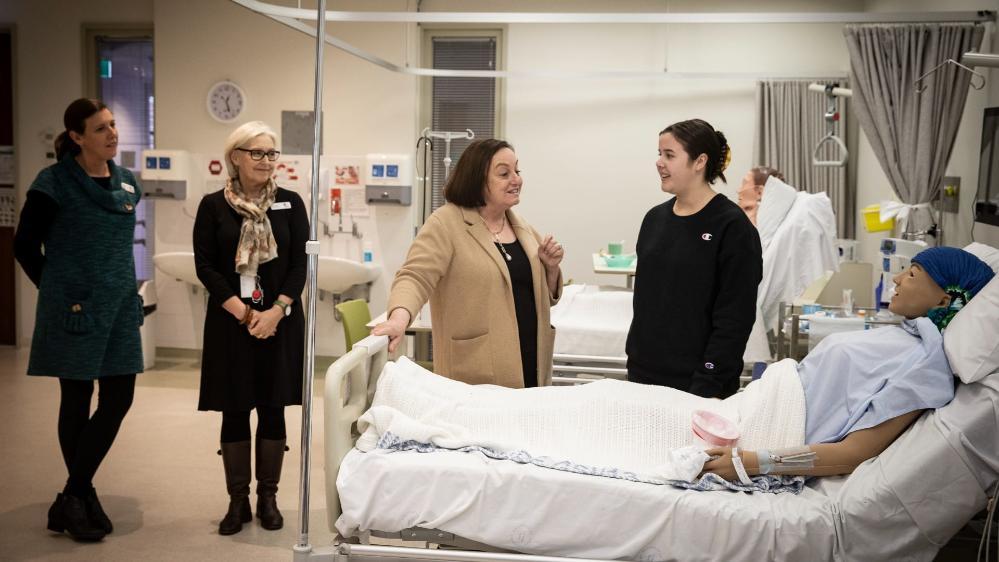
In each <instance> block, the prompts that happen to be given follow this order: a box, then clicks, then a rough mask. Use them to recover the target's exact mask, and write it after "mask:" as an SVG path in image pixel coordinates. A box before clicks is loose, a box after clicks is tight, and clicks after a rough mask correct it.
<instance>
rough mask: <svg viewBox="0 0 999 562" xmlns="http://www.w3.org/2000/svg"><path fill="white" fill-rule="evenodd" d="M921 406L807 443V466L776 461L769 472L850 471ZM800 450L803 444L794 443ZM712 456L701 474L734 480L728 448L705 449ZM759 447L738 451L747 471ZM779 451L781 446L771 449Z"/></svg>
mask: <svg viewBox="0 0 999 562" xmlns="http://www.w3.org/2000/svg"><path fill="white" fill-rule="evenodd" d="M923 411H924V410H916V411H914V412H909V413H907V414H902V415H901V416H898V417H895V418H892V419H890V420H887V421H884V422H882V423H880V424H878V425H876V426H874V427H870V428H867V429H861V430H859V431H854V432H853V433H851V434H849V435H847V436H846V437H845V438H844V439H843V440H842V441H840V442H838V443H819V444H816V445H808V446H807V449H808V450H811V451H812V452H813V453H814V458H813V459H812V462H811V465H812V466H810V467H801V466H795V467H782V466H781V465H780V464H777V465H776V466H775V467H774V469H773V470H771V471H770V472H769V474H788V475H801V476H833V475H836V474H850V473H851V472H853V470H854V469H855V468H857V467H858V466H859V465H860V464H861V463H863V462H864V461H866V460H867V459H870V458H873V457H876V456H877V455H880V454H881V453H882V452H883V451H884V450H885V449H887V448H888V445H891V444H892V443H893V442H894V441H895V439H897V438H898V436H899V435H901V434H902V432H903V431H905V429H906V428H907V427H909V425H911V424H912V422H914V421H916V419H917V418H919V416H920V415H922V413H923ZM795 449H797V450H801V451H804V450H805V449H806V448H804V447H797V448H795ZM705 452H706V453H707V454H709V455H711V456H712V457H717V458H714V459H712V460H710V461H708V462H707V463H705V464H704V470H703V471H702V472H701V475H704V474H705V473H708V472H713V473H715V474H717V475H718V476H721V477H722V478H725V479H726V480H737V479H738V476H737V474H736V471H735V467H734V466H733V464H732V449H731V448H730V447H717V448H714V449H708V450H706V451H705ZM759 452H760V451H742V450H740V451H739V457H740V458H741V459H742V462H743V464H744V465H745V467H746V472H747V473H749V474H750V475H757V474H760V462H759V458H758V457H759V455H758V453H759ZM770 452H771V453H774V454H777V455H780V453H781V450H771V451H770Z"/></svg>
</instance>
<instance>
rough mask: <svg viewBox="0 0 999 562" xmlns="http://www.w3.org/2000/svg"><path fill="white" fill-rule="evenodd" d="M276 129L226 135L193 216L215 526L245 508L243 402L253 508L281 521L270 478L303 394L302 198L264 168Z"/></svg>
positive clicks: (246, 517)
mask: <svg viewBox="0 0 999 562" xmlns="http://www.w3.org/2000/svg"><path fill="white" fill-rule="evenodd" d="M276 139H277V135H276V134H275V133H274V131H273V130H272V129H271V128H270V127H268V126H267V125H266V124H264V123H262V122H260V121H253V122H250V123H246V124H244V125H242V126H240V127H239V128H237V129H236V130H235V131H233V132H232V134H231V135H229V139H228V140H227V141H226V144H225V163H226V167H227V168H228V171H229V180H228V181H227V182H226V185H225V188H223V189H221V190H219V191H217V192H215V193H212V194H209V195H207V196H205V198H204V199H202V200H201V205H200V206H199V207H198V215H197V218H196V220H195V223H194V258H195V265H196V267H197V271H198V278H199V279H201V282H202V283H203V284H204V285H205V287H206V288H207V289H208V295H209V297H208V310H207V312H206V314H205V334H204V345H203V352H202V360H201V396H200V399H199V402H198V409H199V410H215V411H221V412H222V431H221V439H220V440H221V443H222V447H221V454H222V465H223V468H224V470H225V479H226V488H227V489H228V492H229V509H228V512H227V513H226V515H225V517H224V518H223V519H222V521H221V522H220V523H219V534H221V535H231V534H234V533H238V532H239V531H240V530H241V529H242V527H243V523H248V522H249V521H250V520H251V519H252V514H251V511H250V500H249V493H250V449H251V447H250V410H256V411H257V432H256V476H257V517H258V518H259V519H260V524H261V526H262V527H264V528H265V529H270V530H274V529H280V528H281V527H282V526H283V524H284V520H283V518H282V516H281V512H280V511H279V510H278V508H277V500H276V494H277V485H278V482H279V480H280V477H281V465H282V460H283V457H284V451H285V441H286V437H287V436H286V433H285V423H284V407H285V406H290V405H298V404H301V403H302V364H303V363H302V362H303V354H304V352H303V350H304V345H305V320H304V318H305V317H304V315H303V312H302V305H301V302H300V297H301V294H302V290H303V289H304V287H305V276H306V256H305V243H306V241H307V240H308V237H309V219H308V216H307V215H306V212H305V205H304V203H303V202H302V198H301V197H299V196H298V194H296V193H295V192H293V191H289V190H287V189H283V188H280V187H278V186H277V185H276V184H275V183H274V180H273V179H272V176H273V174H274V162H275V161H276V160H277V159H278V156H280V154H281V153H280V152H279V151H278V150H276V149H275V143H276Z"/></svg>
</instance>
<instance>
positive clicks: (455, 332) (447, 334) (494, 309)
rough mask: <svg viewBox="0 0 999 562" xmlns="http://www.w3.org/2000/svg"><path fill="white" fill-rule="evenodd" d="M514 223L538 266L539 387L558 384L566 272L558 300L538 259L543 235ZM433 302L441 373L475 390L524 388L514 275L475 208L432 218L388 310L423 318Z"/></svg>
mask: <svg viewBox="0 0 999 562" xmlns="http://www.w3.org/2000/svg"><path fill="white" fill-rule="evenodd" d="M506 218H507V222H509V223H510V226H511V227H512V228H513V231H514V233H515V234H516V235H517V240H518V241H519V242H520V245H521V246H522V247H523V248H524V252H525V253H526V254H527V257H528V259H529V260H530V262H531V275H532V276H533V277H534V302H535V307H536V312H537V319H538V384H539V385H542V386H546V385H550V384H551V378H552V353H553V350H554V342H555V329H554V328H553V327H552V325H551V306H552V305H553V304H555V303H556V302H558V298H559V297H561V295H562V282H561V280H562V274H561V272H560V273H559V281H558V286H559V287H558V292H557V293H556V296H555V298H552V296H551V293H550V291H549V289H548V280H547V276H546V275H545V268H544V265H543V264H542V263H541V260H540V259H539V258H538V247H539V245H540V243H541V240H542V239H541V236H540V235H539V234H538V232H537V231H536V230H534V229H533V228H531V227H530V225H528V224H527V223H526V222H524V221H522V220H521V219H520V218H519V217H518V216H517V215H516V214H514V213H513V212H512V211H507V212H506ZM428 299H429V300H430V312H431V322H432V324H433V342H434V344H433V349H434V371H435V372H436V373H438V374H440V375H444V376H446V377H449V378H452V379H455V380H460V381H463V382H467V383H470V384H496V385H501V386H507V387H511V388H523V386H524V373H523V369H522V367H521V362H520V340H519V338H518V335H517V313H516V311H515V310H514V304H513V289H512V284H511V281H510V271H509V269H507V265H506V261H504V260H503V257H502V256H501V255H500V253H499V251H498V250H497V249H496V246H495V244H494V243H493V237H492V235H491V234H490V233H489V231H488V230H486V225H485V223H484V222H483V221H482V219H481V217H480V216H479V214H478V213H477V212H476V211H475V209H468V208H464V207H459V206H457V205H454V204H451V203H448V204H446V205H444V206H443V207H441V208H439V209H437V211H435V212H434V213H433V214H432V215H430V217H429V218H428V219H427V222H426V223H425V224H424V225H423V228H422V229H420V233H419V234H418V235H417V236H416V240H414V241H413V245H412V246H411V247H410V248H409V254H408V256H407V257H406V263H405V264H403V266H402V268H400V269H399V271H398V272H397V273H396V275H395V280H394V281H393V282H392V290H391V293H390V294H389V301H388V310H389V313H390V314H391V312H392V311H393V310H395V309H396V308H404V309H406V310H407V311H409V314H410V317H411V318H416V315H417V313H418V312H419V311H420V309H421V308H423V305H424V303H426V302H427V300H428Z"/></svg>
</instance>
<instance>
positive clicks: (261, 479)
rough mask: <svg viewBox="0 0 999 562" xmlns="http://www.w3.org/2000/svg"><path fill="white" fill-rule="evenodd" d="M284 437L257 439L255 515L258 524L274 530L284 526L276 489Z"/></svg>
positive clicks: (278, 480) (279, 476) (282, 458)
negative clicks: (258, 519) (258, 521)
mask: <svg viewBox="0 0 999 562" xmlns="http://www.w3.org/2000/svg"><path fill="white" fill-rule="evenodd" d="M284 443H285V439H260V438H258V439H257V517H258V518H260V526H261V527H263V528H264V529H267V530H269V531H276V530H277V529H280V528H281V527H283V526H284V517H282V516H281V512H280V511H278V506H277V497H276V494H277V490H278V482H280V481H281V463H282V461H283V460H284Z"/></svg>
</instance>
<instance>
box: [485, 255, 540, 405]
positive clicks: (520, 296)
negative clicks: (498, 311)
mask: <svg viewBox="0 0 999 562" xmlns="http://www.w3.org/2000/svg"><path fill="white" fill-rule="evenodd" d="M494 244H496V249H497V250H499V252H500V255H503V256H505V255H507V254H508V255H509V256H510V259H509V260H504V261H506V267H507V269H508V270H509V271H510V282H511V283H512V284H513V307H514V309H515V310H516V313H517V336H518V339H519V340H520V364H521V368H522V369H523V370H524V388H532V387H535V386H538V313H537V309H536V308H534V278H533V276H532V274H531V262H530V261H529V260H528V258H527V253H526V252H524V248H523V246H521V245H520V241H519V240H514V241H513V242H510V243H509V244H502V245H501V244H499V243H495V242H494ZM501 246H502V247H501ZM504 250H505V251H506V253H505V254H504Z"/></svg>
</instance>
